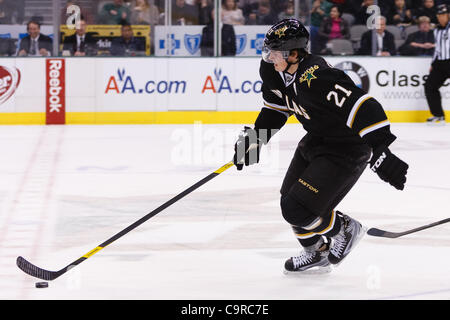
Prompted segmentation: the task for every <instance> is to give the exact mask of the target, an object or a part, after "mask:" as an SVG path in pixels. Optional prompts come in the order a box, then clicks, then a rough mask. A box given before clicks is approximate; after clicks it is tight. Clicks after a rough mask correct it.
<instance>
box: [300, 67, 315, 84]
mask: <svg viewBox="0 0 450 320" xmlns="http://www.w3.org/2000/svg"><path fill="white" fill-rule="evenodd" d="M317 69H319V66H318V65H317V64H316V65H314V66H312V67H311V68H309V69H307V70H306V71H305V72H303V74H302V76H301V77H300V83H302V82H305V81H306V82H307V83H308V88H311V81H312V80H313V79H317V77H316V76H315V75H314V71H316V70H317Z"/></svg>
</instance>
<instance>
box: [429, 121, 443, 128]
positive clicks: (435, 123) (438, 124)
mask: <svg viewBox="0 0 450 320" xmlns="http://www.w3.org/2000/svg"><path fill="white" fill-rule="evenodd" d="M427 126H430V127H440V126H445V121H438V122H427Z"/></svg>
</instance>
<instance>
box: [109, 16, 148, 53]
mask: <svg viewBox="0 0 450 320" xmlns="http://www.w3.org/2000/svg"><path fill="white" fill-rule="evenodd" d="M120 30H121V33H122V36H121V37H120V38H118V39H114V40H113V42H112V45H111V55H112V56H144V55H145V41H144V42H143V41H140V39H138V38H135V37H134V36H133V28H132V27H131V25H130V24H128V23H124V24H123V25H122V28H121V29H120Z"/></svg>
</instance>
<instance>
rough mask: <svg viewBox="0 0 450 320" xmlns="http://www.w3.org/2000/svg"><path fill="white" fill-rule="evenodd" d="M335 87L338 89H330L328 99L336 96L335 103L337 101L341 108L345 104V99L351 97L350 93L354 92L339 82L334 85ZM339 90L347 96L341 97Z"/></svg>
mask: <svg viewBox="0 0 450 320" xmlns="http://www.w3.org/2000/svg"><path fill="white" fill-rule="evenodd" d="M334 88H335V89H336V91H330V92H328V95H327V100H328V101H331V99H332V98H334V103H335V104H336V105H337V106H338V107H339V108H341V107H342V106H343V105H344V103H345V100H346V99H347V97H350V95H351V94H352V92H351V91H350V90H347V89H345V88H343V87H341V86H340V85H338V84H335V85H334ZM337 91H339V93H343V94H345V96H344V97H341V98H340V97H339V93H338V92H337Z"/></svg>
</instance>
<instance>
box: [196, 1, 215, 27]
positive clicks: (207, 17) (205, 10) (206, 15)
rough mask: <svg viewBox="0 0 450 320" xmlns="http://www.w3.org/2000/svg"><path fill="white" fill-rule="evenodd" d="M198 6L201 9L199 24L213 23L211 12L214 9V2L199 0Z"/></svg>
mask: <svg viewBox="0 0 450 320" xmlns="http://www.w3.org/2000/svg"><path fill="white" fill-rule="evenodd" d="M197 5H198V7H199V15H198V23H199V24H202V25H203V24H208V23H209V22H210V21H211V10H212V9H213V4H212V0H198V4H197Z"/></svg>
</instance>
